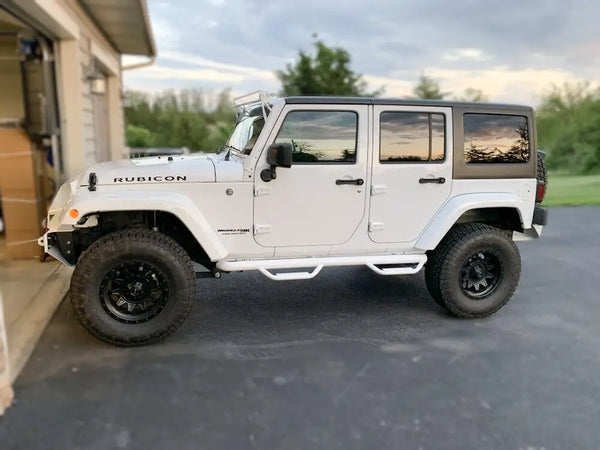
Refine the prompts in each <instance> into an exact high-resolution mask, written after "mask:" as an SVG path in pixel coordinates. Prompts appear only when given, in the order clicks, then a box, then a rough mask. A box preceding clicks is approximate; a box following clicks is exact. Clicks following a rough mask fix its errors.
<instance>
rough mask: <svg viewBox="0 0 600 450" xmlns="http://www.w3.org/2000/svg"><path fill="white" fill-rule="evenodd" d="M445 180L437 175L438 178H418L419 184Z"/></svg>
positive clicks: (438, 182) (437, 182)
mask: <svg viewBox="0 0 600 450" xmlns="http://www.w3.org/2000/svg"><path fill="white" fill-rule="evenodd" d="M445 182H446V179H445V178H444V177H439V178H419V183H421V184H425V183H435V184H444V183H445Z"/></svg>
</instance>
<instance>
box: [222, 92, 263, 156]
mask: <svg viewBox="0 0 600 450" xmlns="http://www.w3.org/2000/svg"><path fill="white" fill-rule="evenodd" d="M269 106H270V105H269ZM259 108H260V109H259ZM269 111H270V108H265V107H264V105H263V104H262V103H261V102H256V103H251V104H248V105H244V106H241V107H238V108H237V110H236V118H237V120H236V123H235V127H234V128H233V130H232V132H231V134H230V135H229V138H228V139H227V141H226V142H225V146H224V149H227V150H229V151H230V152H232V153H233V154H235V155H236V156H240V157H246V156H248V155H249V154H250V153H252V151H253V150H254V146H255V144H256V141H257V140H258V137H259V136H260V133H262V129H263V128H264V126H265V123H266V120H267V117H268V112H269ZM257 113H258V114H257ZM260 120H263V124H262V127H261V130H260V132H259V134H258V135H257V136H256V137H255V142H254V144H253V145H252V148H251V149H250V151H248V152H246V147H247V145H248V142H250V140H251V139H252V137H253V134H254V126H255V124H256V123H257V122H259V121H260ZM246 124H247V125H246ZM244 128H245V129H244ZM234 139H235V142H234ZM240 147H242V148H240Z"/></svg>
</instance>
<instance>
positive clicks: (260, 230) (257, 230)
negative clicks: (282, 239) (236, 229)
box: [254, 225, 271, 236]
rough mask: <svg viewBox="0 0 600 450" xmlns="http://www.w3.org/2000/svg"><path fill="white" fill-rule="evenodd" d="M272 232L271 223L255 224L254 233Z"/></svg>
mask: <svg viewBox="0 0 600 450" xmlns="http://www.w3.org/2000/svg"><path fill="white" fill-rule="evenodd" d="M270 232H271V225H254V235H255V236H256V235H257V234H267V233H270Z"/></svg>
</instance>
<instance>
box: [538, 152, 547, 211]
mask: <svg viewBox="0 0 600 450" xmlns="http://www.w3.org/2000/svg"><path fill="white" fill-rule="evenodd" d="M535 174H536V175H535V177H536V179H537V184H543V185H544V192H547V191H548V174H547V172H546V152H544V151H543V150H539V149H538V151H537V169H536V172H535ZM536 202H537V199H536ZM537 203H540V202H537Z"/></svg>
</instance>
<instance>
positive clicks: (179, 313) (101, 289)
mask: <svg viewBox="0 0 600 450" xmlns="http://www.w3.org/2000/svg"><path fill="white" fill-rule="evenodd" d="M196 295H197V283H196V275H195V272H194V267H193V265H192V262H191V260H190V258H189V256H188V254H187V253H186V251H185V250H184V249H183V248H182V247H181V246H180V245H179V244H178V243H177V242H175V241H174V240H173V239H171V238H170V237H168V236H165V235H164V234H161V233H159V232H156V231H152V230H146V229H129V230H124V231H119V232H115V233H111V234H109V235H107V236H104V237H103V238H101V239H99V240H98V241H96V242H95V243H94V244H92V245H91V246H90V247H89V248H88V249H87V250H86V251H84V252H83V254H82V255H81V257H80V258H79V261H78V263H77V266H76V268H75V271H74V272H73V277H72V279H71V290H70V297H71V305H72V307H73V311H74V313H75V315H76V316H77V318H78V320H79V322H80V323H81V325H83V327H84V328H85V329H87V330H88V331H89V332H90V333H91V334H92V335H93V336H95V337H97V338H99V339H101V340H103V341H105V342H108V343H110V344H113V345H116V346H119V347H132V346H140V345H146V344H151V343H154V342H158V341H160V340H162V339H164V338H165V337H167V336H168V335H170V334H171V333H173V332H174V331H175V330H176V329H177V328H179V326H180V325H181V324H182V323H183V322H184V320H185V319H186V317H187V316H188V314H189V312H190V309H191V307H192V303H193V302H194V301H195V299H196Z"/></svg>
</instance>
